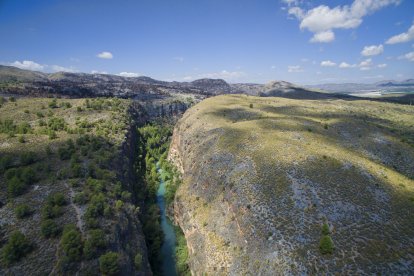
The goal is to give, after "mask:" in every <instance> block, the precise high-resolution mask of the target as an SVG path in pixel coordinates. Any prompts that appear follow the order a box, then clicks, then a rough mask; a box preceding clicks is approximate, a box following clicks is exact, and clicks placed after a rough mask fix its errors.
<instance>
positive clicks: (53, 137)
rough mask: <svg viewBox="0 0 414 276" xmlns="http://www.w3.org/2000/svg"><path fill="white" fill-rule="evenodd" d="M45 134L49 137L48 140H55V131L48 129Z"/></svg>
mask: <svg viewBox="0 0 414 276" xmlns="http://www.w3.org/2000/svg"><path fill="white" fill-rule="evenodd" d="M47 133H48V135H49V140H54V139H56V138H57V135H56V132H55V131H53V130H50V129H49V130H48V132H47Z"/></svg>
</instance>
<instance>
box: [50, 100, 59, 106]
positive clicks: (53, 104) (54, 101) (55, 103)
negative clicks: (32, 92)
mask: <svg viewBox="0 0 414 276" xmlns="http://www.w3.org/2000/svg"><path fill="white" fill-rule="evenodd" d="M57 107H58V105H57V100H56V99H53V100H52V101H51V102H50V103H49V108H57Z"/></svg>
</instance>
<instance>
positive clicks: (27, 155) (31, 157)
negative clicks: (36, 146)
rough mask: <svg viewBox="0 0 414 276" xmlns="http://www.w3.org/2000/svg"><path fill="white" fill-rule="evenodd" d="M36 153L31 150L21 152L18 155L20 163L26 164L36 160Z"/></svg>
mask: <svg viewBox="0 0 414 276" xmlns="http://www.w3.org/2000/svg"><path fill="white" fill-rule="evenodd" d="M36 159H37V155H36V153H34V152H32V151H27V152H23V153H22V155H21V156H20V164H22V165H23V166H27V165H30V164H33V163H34V162H36Z"/></svg>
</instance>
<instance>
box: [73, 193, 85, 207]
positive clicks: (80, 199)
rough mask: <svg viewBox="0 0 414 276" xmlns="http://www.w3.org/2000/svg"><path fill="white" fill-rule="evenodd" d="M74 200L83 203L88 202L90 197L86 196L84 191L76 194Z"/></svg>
mask: <svg viewBox="0 0 414 276" xmlns="http://www.w3.org/2000/svg"><path fill="white" fill-rule="evenodd" d="M73 202H75V203H76V204H79V205H83V204H85V203H86V202H88V197H87V196H86V194H85V193H84V192H79V193H77V194H76V195H75V197H74V199H73Z"/></svg>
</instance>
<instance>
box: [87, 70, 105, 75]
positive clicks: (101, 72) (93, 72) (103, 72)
mask: <svg viewBox="0 0 414 276" xmlns="http://www.w3.org/2000/svg"><path fill="white" fill-rule="evenodd" d="M91 74H104V75H105V74H108V72H106V71H97V70H92V71H91Z"/></svg>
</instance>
